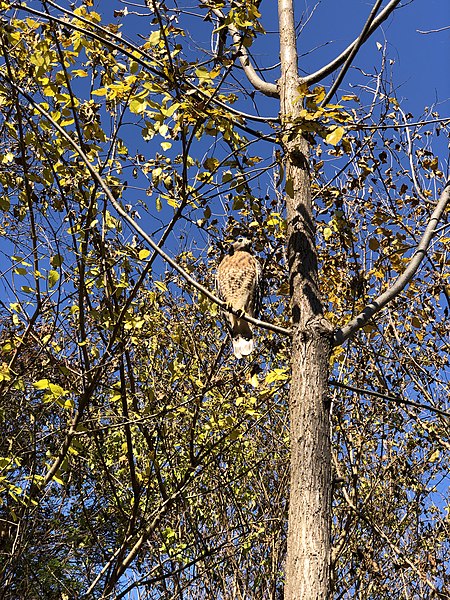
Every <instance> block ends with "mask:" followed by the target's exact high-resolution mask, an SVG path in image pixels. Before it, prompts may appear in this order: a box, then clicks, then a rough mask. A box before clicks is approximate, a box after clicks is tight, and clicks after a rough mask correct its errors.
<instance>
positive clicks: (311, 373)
mask: <svg viewBox="0 0 450 600" xmlns="http://www.w3.org/2000/svg"><path fill="white" fill-rule="evenodd" d="M292 4H293V3H292V0H279V2H278V7H279V25H280V55H281V78H280V81H279V88H280V97H281V118H282V123H283V129H284V131H285V132H286V131H289V128H290V124H292V122H293V120H294V119H295V118H296V116H297V115H298V113H299V111H300V110H301V108H302V104H301V102H299V100H298V90H297V88H298V85H299V83H300V79H299V77H298V68H297V49H296V36H295V27H294V16H293V6H292ZM284 149H285V155H286V157H285V160H286V164H285V169H286V205H287V220H288V248H287V255H288V261H289V272H290V291H291V309H292V321H293V333H294V335H293V343H292V382H291V389H290V417H291V487H290V504H289V531H288V549H287V559H286V583H285V594H284V597H285V600H313V599H314V600H327V599H328V598H329V594H330V544H331V542H330V525H331V451H330V439H329V418H328V403H327V398H326V396H327V383H328V381H327V380H328V361H329V353H330V347H331V346H330V331H329V329H328V328H327V326H326V324H325V323H324V319H323V315H322V303H321V299H320V294H319V289H318V276H317V253H316V247H315V227H314V218H313V214H312V206H311V191H310V190H311V186H310V176H309V168H308V144H307V142H306V140H304V139H303V138H302V137H301V136H296V137H293V138H292V139H291V138H290V136H285V148H284Z"/></svg>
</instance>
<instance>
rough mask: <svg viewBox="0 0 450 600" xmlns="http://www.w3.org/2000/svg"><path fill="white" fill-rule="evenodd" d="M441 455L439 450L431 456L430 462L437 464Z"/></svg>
mask: <svg viewBox="0 0 450 600" xmlns="http://www.w3.org/2000/svg"><path fill="white" fill-rule="evenodd" d="M439 455H440V451H439V450H435V451H434V452H433V454H432V455H431V456H430V458H429V462H436V461H437V459H438V458H439Z"/></svg>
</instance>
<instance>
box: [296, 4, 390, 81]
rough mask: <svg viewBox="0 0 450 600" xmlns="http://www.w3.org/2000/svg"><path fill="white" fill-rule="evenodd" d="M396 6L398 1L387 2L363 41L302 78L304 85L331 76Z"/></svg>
mask: <svg viewBox="0 0 450 600" xmlns="http://www.w3.org/2000/svg"><path fill="white" fill-rule="evenodd" d="M398 4H400V0H391V2H389V4H388V5H387V6H386V7H385V8H384V9H383V10H382V11H381V12H380V14H379V15H378V17H376V18H375V19H374V20H373V21H372V24H371V25H370V27H369V28H368V29H367V31H366V34H365V36H364V39H362V41H361V42H359V39H360V38H358V39H356V40H355V41H354V42H352V43H351V44H350V45H349V46H348V47H347V48H346V49H345V50H344V51H343V52H341V54H340V55H339V56H337V57H336V58H335V59H334V60H332V61H331V62H330V63H328V64H327V65H325V66H324V67H322V68H321V69H319V70H318V71H316V72H315V73H311V74H310V75H307V76H306V77H304V78H303V81H305V83H307V84H308V85H311V84H312V83H317V82H318V81H321V80H322V79H324V78H325V77H327V76H328V75H331V73H333V72H334V71H335V70H336V69H337V68H338V67H340V66H341V65H342V64H343V63H344V62H345V60H346V59H347V57H348V56H349V55H350V53H351V52H352V51H353V48H354V46H356V45H357V44H358V43H359V46H361V44H362V43H364V42H365V41H366V40H367V39H368V38H369V37H370V36H371V35H372V33H373V32H374V31H376V29H378V27H379V26H380V25H381V23H383V21H385V20H386V19H387V18H388V16H389V15H390V14H391V13H392V12H393V11H394V10H395V9H396V8H397V5H398Z"/></svg>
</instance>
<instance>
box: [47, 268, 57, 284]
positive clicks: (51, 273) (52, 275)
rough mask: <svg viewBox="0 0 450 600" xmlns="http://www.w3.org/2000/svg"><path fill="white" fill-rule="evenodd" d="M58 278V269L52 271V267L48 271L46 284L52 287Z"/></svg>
mask: <svg viewBox="0 0 450 600" xmlns="http://www.w3.org/2000/svg"><path fill="white" fill-rule="evenodd" d="M58 279H59V273H58V271H53V269H52V270H51V271H49V273H48V285H49V286H50V287H51V288H52V287H53V286H54V285H55V283H56V282H57V281H58Z"/></svg>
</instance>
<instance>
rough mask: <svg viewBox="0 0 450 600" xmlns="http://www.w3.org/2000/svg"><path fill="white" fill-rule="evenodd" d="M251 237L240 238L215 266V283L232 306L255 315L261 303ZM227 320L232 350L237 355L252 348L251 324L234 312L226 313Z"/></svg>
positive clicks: (224, 298) (259, 281)
mask: <svg viewBox="0 0 450 600" xmlns="http://www.w3.org/2000/svg"><path fill="white" fill-rule="evenodd" d="M250 245H251V243H250V240H248V239H246V238H239V239H238V240H237V241H236V242H234V243H233V244H232V246H231V249H230V253H229V255H228V256H225V258H224V259H223V260H222V262H221V263H220V265H219V267H218V269H217V275H216V285H217V290H218V292H219V295H220V297H221V298H222V299H223V300H224V301H225V302H226V303H227V304H229V305H230V306H231V307H232V308H233V309H234V310H239V311H242V312H244V313H245V314H247V315H248V316H249V317H257V316H258V313H259V309H260V303H261V295H262V294H261V291H262V276H261V265H260V264H259V262H258V260H257V259H256V258H255V257H254V256H253V255H252V254H250V252H249V250H250ZM226 318H227V320H228V321H229V325H230V331H231V339H232V341H233V351H234V355H235V357H236V358H242V357H243V356H247V355H248V354H250V353H251V352H252V351H253V332H252V325H251V324H250V323H249V322H248V321H244V319H240V318H239V317H237V316H236V315H233V314H231V313H226Z"/></svg>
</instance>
